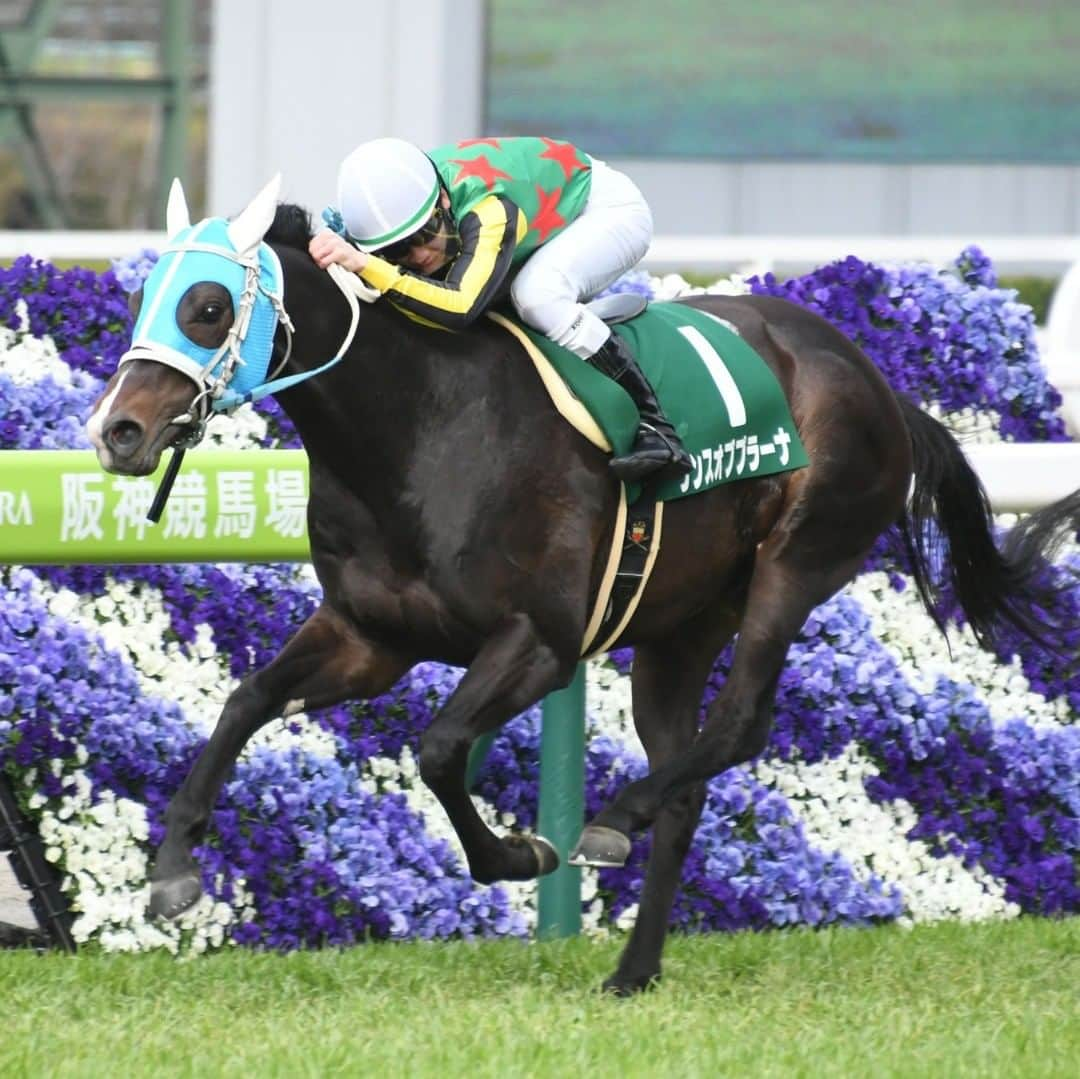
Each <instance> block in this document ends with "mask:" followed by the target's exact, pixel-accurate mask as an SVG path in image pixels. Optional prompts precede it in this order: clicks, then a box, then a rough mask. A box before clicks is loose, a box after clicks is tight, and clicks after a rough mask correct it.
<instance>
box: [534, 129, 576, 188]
mask: <svg viewBox="0 0 1080 1079" xmlns="http://www.w3.org/2000/svg"><path fill="white" fill-rule="evenodd" d="M541 141H542V142H544V143H546V144H547V149H546V150H545V151H544V152H543V153H542V154H541V155H540V156H541V157H547V158H550V159H551V160H552V161H557V162H558V163H559V164H560V165H562V170H563V178H564V179H566V180H569V179H570V177H571V176H573V175H574V173H575V172H577V170H578V169H583V168H584V167H585V162H584V161H581V160H580V159H579V158H578V155H577V150H576V148H575V147H573V146H571V145H570V143H568V142H555V140H554V139H544V138H542V139H541Z"/></svg>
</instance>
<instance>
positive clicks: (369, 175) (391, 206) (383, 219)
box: [337, 138, 439, 251]
mask: <svg viewBox="0 0 1080 1079" xmlns="http://www.w3.org/2000/svg"><path fill="white" fill-rule="evenodd" d="M337 197H338V206H339V207H340V209H341V216H342V218H343V219H344V221H345V228H346V229H348V230H349V234H350V235H351V236H352V238H353V239H354V240H355V241H356V245H357V247H359V248H360V250H361V251H377V250H378V249H379V248H380V247H385V246H386V245H387V244H392V243H394V242H395V241H396V240H401V239H404V238H405V237H406V236H409V235H411V234H412V233H414V232H415V231H416V230H417V229H418V228H420V227H421V226H422V225H423V224H424V223H425V222H426V221H427V219H428V218H429V217H430V216H431V214H432V211H433V210H434V209H435V201H436V200H437V199H438V197H439V176H438V173H436V171H435V166H434V165H433V164H432V163H431V159H430V158H429V157H428V156H427V154H425V153H424V151H423V150H421V149H420V148H419V147H418V146H414V145H413V144H412V143H411V142H406V141H405V140H404V139H390V138H387V139H372V140H371V141H370V142H362V143H361V144H360V145H359V146H358V147H357V148H356V149H355V150H353V152H352V153H351V154H349V156H348V157H346V158H345V160H344V161H342V163H341V167H340V168H339V169H338V181H337Z"/></svg>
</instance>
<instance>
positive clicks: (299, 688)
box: [150, 604, 412, 918]
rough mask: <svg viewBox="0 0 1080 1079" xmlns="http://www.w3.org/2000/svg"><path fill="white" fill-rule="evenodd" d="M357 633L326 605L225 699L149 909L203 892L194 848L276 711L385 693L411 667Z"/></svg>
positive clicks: (185, 903)
mask: <svg viewBox="0 0 1080 1079" xmlns="http://www.w3.org/2000/svg"><path fill="white" fill-rule="evenodd" d="M411 663H412V660H411V659H405V658H403V657H401V656H399V655H396V654H394V653H392V652H390V651H388V650H387V649H385V648H383V647H382V646H380V645H378V644H377V643H376V642H373V641H370V640H365V639H364V638H362V637H360V636H359V635H358V634H357V633H356V632H355V631H354V630H353V629H352V628H350V626H349V625H347V624H346V623H345V621H344V620H343V619H341V618H340V616H338V615H337V614H336V613H335V612H334V611H333V610H332V609H331V608H329V607H327V606H326V605H325V604H324V605H323V606H321V607H320V608H319V609H318V610H317V611H316V612H315V613H314V614H313V615H312V616H311V617H310V618H309V619H308V620H307V622H305V623H304V625H303V626H302V627H301V629H300V630H299V632H298V633H297V634H296V635H295V636H294V637H293V638H292V639H291V640H290V641H289V643H288V644H286V645H285V647H284V648H283V649H282V650H281V652H280V653H279V654H278V655H277V657H276V658H275V659H274V660H273V661H272V662H271V663H270V664H268V665H267V666H266V667H264V668H263V669H262V670H261V671H258V672H256V673H255V674H253V675H250V676H249V677H248V678H245V679H244V681H243V682H241V683H240V685H239V686H237V688H236V689H235V690H234V691H233V692H232V693H231V694H230V696H229V699H228V700H227V701H226V702H225V708H224V710H223V711H222V713H221V718H220V719H219V720H218V722H217V726H216V727H215V728H214V733H213V734H212V735H211V736H210V740H209V741H208V742H207V744H206V745H205V747H204V748H203V751H202V752H201V753H200V754H199V757H198V759H197V760H196V761H195V764H194V766H193V767H192V769H191V771H190V772H189V773H188V776H187V778H186V779H185V780H184V782H183V784H182V785H181V786H180V789H179V790H178V791H177V792H176V794H175V795H174V796H173V798H172V800H171V801H170V802H169V805H168V808H167V809H166V811H165V838H164V840H163V841H162V844H161V846H160V848H159V849H158V852H157V857H156V859H155V862H154V868H153V870H152V871H151V874H150V880H151V891H150V913H151V914H152V915H161V916H164V917H166V918H175V917H177V916H178V915H179V914H182V913H183V912H184V911H185V910H187V909H188V908H189V907H191V906H192V905H193V904H194V903H195V902H196V901H197V900H198V898H199V896H200V895H201V894H202V880H201V876H200V873H199V867H198V866H197V865H196V863H195V860H194V858H193V857H192V853H191V852H192V849H193V848H194V847H195V846H196V845H197V844H198V843H199V842H200V841H201V840H202V838H203V836H204V835H205V833H206V828H207V825H208V824H209V821H210V814H211V812H212V810H213V807H214V803H215V802H216V801H217V797H218V794H219V793H220V791H221V787H222V785H223V784H224V782H225V779H226V777H227V776H228V773H229V771H230V770H231V768H232V767H233V765H234V764H235V763H236V759H237V757H238V756H239V755H240V751H241V750H242V749H243V748H244V745H245V744H246V743H247V741H248V739H249V738H250V737H251V736H252V735H253V734H254V733H255V732H256V731H257V730H258V729H259V728H260V727H262V726H264V725H265V724H266V723H268V722H269V721H270V720H271V719H274V718H275V717H277V716H280V715H283V714H286V715H292V714H294V713H296V712H300V711H307V710H310V709H314V708H325V707H328V706H329V705H332V704H337V703H338V702H339V701H343V700H346V699H348V698H352V697H373V696H376V695H377V694H379V693H383V692H385V691H386V690H387V689H389V688H390V686H392V685H393V684H394V682H395V681H397V679H398V678H399V677H401V675H402V674H403V673H404V672H405V671H406V670H408V668H409V667H410V666H411Z"/></svg>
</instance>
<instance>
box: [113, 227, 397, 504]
mask: <svg viewBox="0 0 1080 1079" xmlns="http://www.w3.org/2000/svg"><path fill="white" fill-rule="evenodd" d="M203 224H206V223H205V222H204V223H203ZM197 234H198V228H196V229H193V230H191V235H190V236H189V237H188V238H187V239H185V240H184V241H182V242H177V243H173V244H171V245H170V246H169V247H167V248H166V249H165V251H163V252H162V256H163V257H164V256H165V255H168V254H173V255H175V256H176V258H177V260H179V259H181V258H183V257H184V256H185V255H190V254H197V255H199V256H202V257H205V256H214V257H218V258H223V259H226V260H228V261H229V262H230V263H234V264H237V265H240V266H242V267H243V269H244V281H243V286H242V288H241V289H240V291H239V297H238V300H237V302H236V303H235V305H234V307H235V313H234V317H233V322H232V325H231V326H230V327H229V329H228V331H227V332H226V334H225V339H224V341H222V343H221V345H220V346H219V347H218V348H217V349H216V350H215V351H214V352H213V353H212V355H211V356H210V357H209V359H207V360H206V361H205V362H203V363H200V362H199V360H197V359H195V358H193V357H192V356H191V355H189V354H188V353H187V352H186V351H185V350H184V349H183V348H182V347H181V348H176V347H173V346H172V345H169V344H168V343H167V342H155V341H154V340H153V339H152V338H143V337H140V338H139V340H138V341H137V343H133V345H132V347H131V348H130V349H128V351H127V352H125V353H124V355H123V356H122V357H121V358H120V365H123V364H124V363H126V362H128V361H130V360H134V359H143V360H151V361H153V362H156V363H162V364H164V365H165V366H167V367H172V368H173V369H174V370H177V371H180V372H181V373H182V374H184V375H186V376H187V377H188V378H190V379H191V380H192V381H193V382H194V383H195V385H196V388H197V389H196V395H195V397H194V398H193V399H192V401H191V403H190V404H189V405H188V407H187V409H186V410H185V411H184V412H182V413H180V414H178V415H176V416H174V417H173V418H172V419H170V420H169V421H168V425H178V426H181V427H184V428H185V429H186V430H185V432H184V433H183V434H182V435H181V437H180V438H179V439H178V440H177V441H176V442H174V443H173V447H172V448H173V456H172V458H171V460H170V462H169V466H168V468H167V469H166V472H165V475H164V476H163V477H162V480H161V484H160V486H159V488H158V491H157V493H156V495H155V497H154V501H153V505H152V506H151V508H150V512H149V513H148V514H147V516H148V518H149V519H150V520H151V521H152V522H155V523H156V522H157V521H158V520H159V519H160V517H161V513H162V512H163V510H164V507H165V503H166V501H167V499H168V496H169V492H170V491H171V489H172V484H173V481H174V480H175V478H176V475H177V473H178V472H179V470H180V464H181V462H182V461H183V457H184V454H185V452H186V451H187V450H189V449H191V448H193V447H194V446H197V445H198V444H199V443H200V442H201V441H202V439H203V438H204V436H205V434H206V428H207V425H208V423H209V421H210V420H211V419H212V418H213V417H214V416H215V415H219V414H229V413H231V412H234V411H235V410H236V409H237V408H239V407H240V406H241V405H243V404H247V403H249V402H253V401H258V400H260V399H262V398H263V397H266V396H268V395H269V394H272V393H277V392H280V391H281V390H285V389H288V388H289V387H291V386H294V385H297V384H298V383H300V382H305V381H307V380H308V379H310V378H314V377H315V376H316V375H320V374H322V373H323V372H325V371H328V370H329V369H330V368H331V367H333V366H335V365H336V364H337V363H339V362H340V361H341V360H342V359H343V358H344V357H345V354H346V353H347V352H348V350H349V348H350V346H351V345H352V343H353V340H354V338H355V336H356V329H357V325H358V323H359V317H360V309H359V303H358V300H364V301H365V302H368V303H372V302H374V301H375V300H376V299H378V298H379V295H380V293H379V292H378V291H377V290H374V289H370V288H369V287H368V286H366V285H365V284H364V283H363V282H362V281H361V280H360V278H359V277H357V276H356V275H355V274H352V273H349V272H348V271H347V270H345V269H343V268H342V267H341V266H338V265H331V266H329V267H327V272H328V273H329V274H330V277H331V279H332V280H333V281H334V283H335V284H336V285H337V286H338V288H339V289H340V290H341V292H342V294H343V295H344V297H345V300H346V302H347V303H348V305H349V312H350V322H349V329H348V331H347V332H346V334H345V337H344V339H343V341H342V343H341V345H340V346H339V348H338V350H337V352H336V353H335V354H334V356H332V357H331V358H330V359H329V360H327V361H326V362H325V363H323V364H321V365H320V366H318V367H315V368H312V369H310V370H307V371H301V372H297V373H296V374H292V375H286V376H281V372H282V371H283V370H284V369H285V366H286V365H287V364H288V362H289V359H290V357H291V356H292V346H293V333H294V332H295V327H294V325H293V322H292V319H291V318H290V317H289V314H288V312H287V311H286V309H285V304H284V298H283V297H284V276H283V274H282V271H281V262H280V260H279V259H278V256H277V253H276V252H275V251H274V250H273V248H271V247H270V246H269V245H268V244H267V243H266V242H265V241H262V242H260V243H259V244H257V245H256V246H255V247H254V248H253V249H252V250H251V251H249V252H246V253H243V254H240V253H237V252H236V251H233V250H230V249H228V248H226V247H224V246H222V245H218V244H212V243H206V242H200V241H199V240H198V239H197V238H196V236H197ZM175 265H179V262H178V261H177V263H175ZM264 266H270V267H273V269H274V271H276V272H275V274H274V276H275V277H276V283H277V287H276V288H275V287H274V285H273V284H271V285H269V286H268V285H267V284H266V282H265V281H264V280H263V278H262V271H263V268H264ZM211 279H212V278H211ZM170 283H171V279H170V277H169V276H168V274H167V275H166V277H165V279H164V280H163V281H161V282H159V283H158V285H157V293H158V295H157V296H156V297H155V303H156V304H157V305H158V306H161V305H162V304H163V302H164V300H165V299H167V298H168V296H169V295H170V293H169V285H170ZM177 302H179V300H177ZM264 305H269V311H266V310H265V309H261V308H263V307H264ZM152 320H153V316H151V326H152ZM256 321H259V322H260V326H261V336H262V338H263V340H261V341H258V342H254V343H251V342H249V331H250V330H251V327H252V325H253V322H256ZM279 323H280V325H281V326H282V327H284V329H285V333H286V347H285V352H284V355H283V357H282V359H281V360H280V361H279V362H278V363H277V364H276V366H275V367H274V369H273V370H272V371H270V372H269V373H267V372H268V369H269V367H270V362H271V359H272V356H273V347H274V339H275V336H276V329H277V325H278V324H279ZM267 328H269V332H266V330H267ZM181 344H182V343H181ZM246 345H248V346H249V347H248V349H247V352H248V354H247V355H246V356H245V355H244V352H245V346H246ZM251 347H254V348H255V349H256V350H257V352H256V354H254V355H253V354H252V353H251ZM118 366H119V365H118ZM245 369H247V370H246V371H245ZM241 372H243V373H244V374H243V376H241V378H240V381H241V383H245V382H246V384H244V385H241V387H240V388H239V389H238V388H236V387H234V385H233V383H234V380H236V379H237V377H238V375H240V373H241ZM245 376H246V378H245ZM252 380H254V385H252V384H251V382H252Z"/></svg>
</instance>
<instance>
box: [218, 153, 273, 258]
mask: <svg viewBox="0 0 1080 1079" xmlns="http://www.w3.org/2000/svg"><path fill="white" fill-rule="evenodd" d="M280 192H281V173H280V172H279V173H278V174H277V175H276V176H275V177H274V178H273V179H272V180H271V181H270V182H269V183H268V184H267V185H266V187H264V188H263V189H262V191H260V192H259V193H258V194H257V195H256V196H255V197H254V198H253V199H252V200H251V203H250V205H249V206H248V208H247V209H246V210H244V212H243V213H241V214H238V215H237V216H236V217H235V218H234V219H233V220H232V221H230V222H229V229H228V232H229V240H230V241H231V242H232V245H233V247H234V248H235V249H236V251H237V252H238V253H239V254H241V255H243V254H246V253H247V252H248V251H250V250H252V248H254V247H255V246H257V245H258V244H259V242H260V241H261V240H262V238H263V237H264V236H265V235H266V230H267V229H268V228H269V227H270V225H271V224H272V223H273V220H274V214H275V213H276V212H277V203H278V195H279V193H280Z"/></svg>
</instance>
